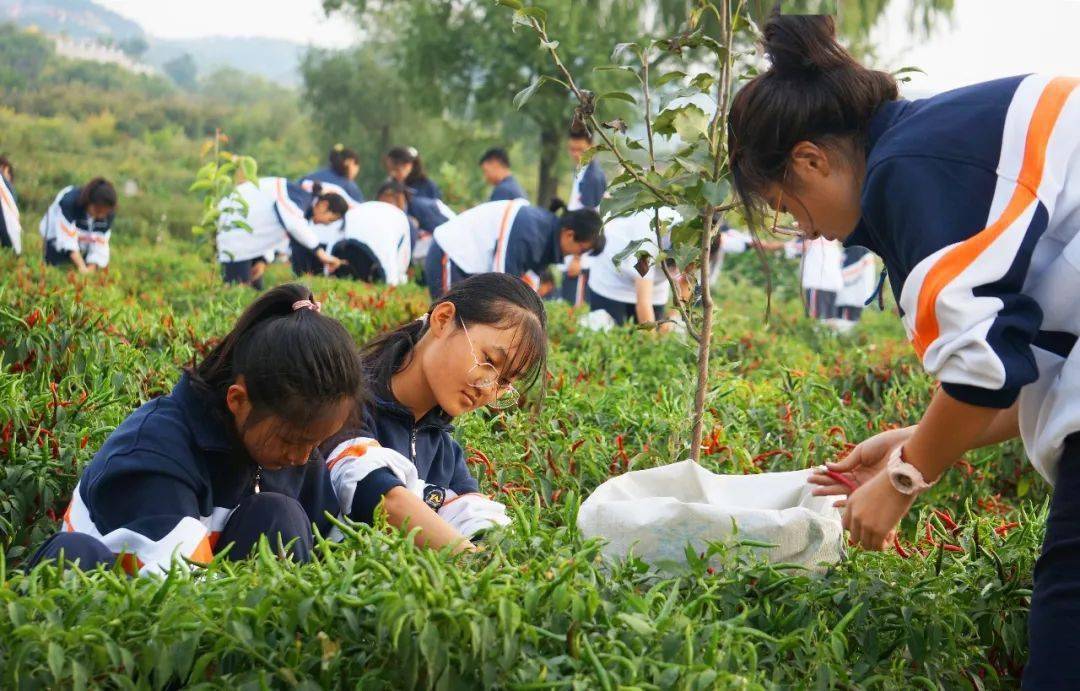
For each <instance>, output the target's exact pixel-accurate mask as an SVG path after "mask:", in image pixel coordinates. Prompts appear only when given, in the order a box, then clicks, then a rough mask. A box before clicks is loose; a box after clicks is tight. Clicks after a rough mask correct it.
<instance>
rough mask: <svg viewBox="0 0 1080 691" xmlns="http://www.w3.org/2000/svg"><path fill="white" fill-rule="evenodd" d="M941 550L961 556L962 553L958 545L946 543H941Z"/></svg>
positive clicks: (962, 549)
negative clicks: (957, 553) (958, 553)
mask: <svg viewBox="0 0 1080 691" xmlns="http://www.w3.org/2000/svg"><path fill="white" fill-rule="evenodd" d="M941 549H943V550H945V551H946V552H960V553H961V554H963V553H964V548H963V547H961V546H960V545H950V544H949V543H947V542H945V543H942V545H941Z"/></svg>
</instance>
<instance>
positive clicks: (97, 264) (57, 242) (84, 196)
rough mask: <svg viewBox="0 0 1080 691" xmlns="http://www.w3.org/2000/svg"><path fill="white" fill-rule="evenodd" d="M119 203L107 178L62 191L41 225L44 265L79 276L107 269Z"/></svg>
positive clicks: (96, 179)
mask: <svg viewBox="0 0 1080 691" xmlns="http://www.w3.org/2000/svg"><path fill="white" fill-rule="evenodd" d="M116 203H117V199H116V188H115V187H113V186H112V183H110V182H109V181H108V180H106V179H105V178H94V179H93V180H91V181H90V182H88V183H86V184H85V185H83V186H82V187H75V186H70V187H65V188H64V189H62V190H60V193H59V194H57V195H56V199H54V200H53V203H52V204H51V205H50V206H49V209H48V211H46V212H45V216H44V217H43V218H42V219H41V225H40V226H39V227H40V230H41V237H42V238H43V239H44V241H45V242H44V249H45V263H46V264H49V265H50V266H74V267H75V268H76V269H77V270H78V271H79V272H80V273H86V272H89V271H94V270H96V269H104V268H106V267H107V266H108V265H109V259H110V255H111V253H110V251H109V239H110V238H111V237H112V224H113V220H114V219H115V218H116Z"/></svg>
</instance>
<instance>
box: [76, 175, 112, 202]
mask: <svg viewBox="0 0 1080 691" xmlns="http://www.w3.org/2000/svg"><path fill="white" fill-rule="evenodd" d="M91 205H93V206H104V207H105V208H107V209H115V208H116V188H115V187H113V185H112V183H111V182H109V181H108V180H106V179H105V178H94V179H93V180H91V181H90V182H88V183H86V184H85V185H83V188H82V190H81V191H80V192H79V206H81V207H82V208H84V209H86V208H89V207H90V206H91Z"/></svg>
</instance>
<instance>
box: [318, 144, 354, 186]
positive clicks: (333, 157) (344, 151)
mask: <svg viewBox="0 0 1080 691" xmlns="http://www.w3.org/2000/svg"><path fill="white" fill-rule="evenodd" d="M326 158H327V161H328V162H329V164H330V170H332V171H334V172H335V173H337V174H338V175H340V176H341V177H343V178H347V177H349V171H348V170H347V169H346V168H345V164H346V163H347V162H349V161H356V163H357V164H359V163H360V156H359V154H357V153H356V152H355V151H353V150H352V149H349V148H346V147H344V146H342V145H341V144H335V145H334V148H332V149H330V154H329V155H328V156H327V157H326Z"/></svg>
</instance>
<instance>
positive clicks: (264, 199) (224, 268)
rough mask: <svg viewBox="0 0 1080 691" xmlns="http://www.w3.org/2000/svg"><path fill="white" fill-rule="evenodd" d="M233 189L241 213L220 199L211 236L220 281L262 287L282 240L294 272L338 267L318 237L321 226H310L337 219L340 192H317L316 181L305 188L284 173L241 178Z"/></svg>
mask: <svg viewBox="0 0 1080 691" xmlns="http://www.w3.org/2000/svg"><path fill="white" fill-rule="evenodd" d="M236 191H237V193H239V194H240V196H241V197H243V199H244V201H245V202H246V203H247V207H248V209H247V217H246V218H245V217H244V216H243V215H242V214H241V213H240V210H239V209H238V208H236V207H238V206H239V205H238V204H237V203H236V202H235V201H233V200H230V199H226V200H225V201H223V202H222V214H221V218H220V221H219V228H220V230H218V236H217V246H218V261H219V262H220V263H221V273H222V277H223V278H224V279H225V282H226V283H244V284H247V285H250V286H252V287H254V288H256V289H257V290H262V273H263V269H264V268H265V265H266V262H267V261H268V260H270V259H272V258H273V256H274V252H275V250H276V249H277V248H278V247H280V246H281V244H282V242H283V241H284V240H286V239H288V240H289V243H290V246H291V248H292V262H293V271H294V272H296V273H297V274H301V273H305V274H306V273H315V272H316V271H320V272H321V270H322V267H326V270H327V271H329V272H331V273H333V272H334V271H336V270H337V268H338V267H339V266H341V261H340V260H339V259H336V258H335V257H333V256H331V255H330V254H329V253H328V252H327V251H326V246H325V244H323V243H322V242H321V240H320V237H319V233H320V230H321V228H320V227H318V226H315V225H312V224H319V225H320V226H326V225H329V224H334V223H337V222H339V221H340V220H341V217H342V216H344V215H345V212H346V211H348V208H349V207H348V204H347V203H346V202H345V200H344V199H343V198H342V197H341V196H339V195H337V194H333V193H323V192H322V188H321V186H320V185H319V184H318V183H316V184H315V186H314V188H313V190H312V192H307V191H305V190H304V189H303V188H302V187H300V186H299V185H296V184H294V183H291V182H289V181H288V180H286V179H285V178H272V177H268V178H260V179H258V180H256V181H255V182H252V181H250V180H249V181H245V182H242V183H240V184H239V185H238V186H237V188H236ZM237 222H242V223H244V224H246V225H247V226H248V227H249V228H250V230H249V229H248V228H245V227H243V226H237Z"/></svg>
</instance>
